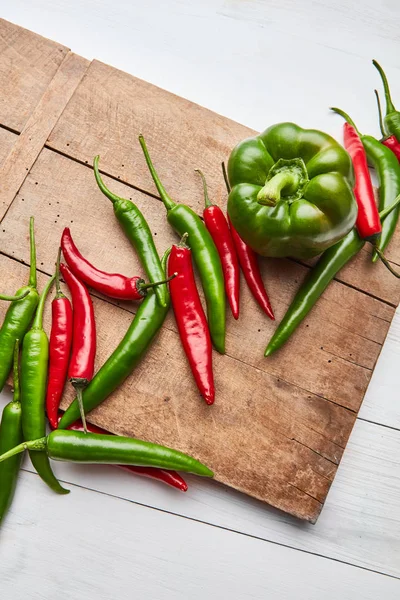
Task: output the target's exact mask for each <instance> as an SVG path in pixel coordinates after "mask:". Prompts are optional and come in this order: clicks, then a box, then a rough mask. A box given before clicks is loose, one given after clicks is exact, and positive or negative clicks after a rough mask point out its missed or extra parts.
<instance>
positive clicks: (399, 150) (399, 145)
mask: <svg viewBox="0 0 400 600" xmlns="http://www.w3.org/2000/svg"><path fill="white" fill-rule="evenodd" d="M381 142H382V144H383V145H384V146H386V148H390V150H391V151H392V152H393V154H394V155H395V156H396V158H397V160H398V161H399V163H400V142H398V141H397V139H396V137H395V136H394V135H390V136H389V137H387V138H383V140H381Z"/></svg>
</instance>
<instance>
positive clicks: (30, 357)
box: [0, 172, 213, 522]
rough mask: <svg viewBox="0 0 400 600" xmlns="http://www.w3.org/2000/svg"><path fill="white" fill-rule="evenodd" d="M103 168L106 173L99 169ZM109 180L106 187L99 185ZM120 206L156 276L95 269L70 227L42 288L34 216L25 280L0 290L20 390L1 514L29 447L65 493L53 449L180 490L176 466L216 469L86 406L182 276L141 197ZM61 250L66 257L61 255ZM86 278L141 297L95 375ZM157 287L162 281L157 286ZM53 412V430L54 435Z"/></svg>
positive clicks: (0, 442) (3, 455) (5, 434)
mask: <svg viewBox="0 0 400 600" xmlns="http://www.w3.org/2000/svg"><path fill="white" fill-rule="evenodd" d="M96 176H97V178H98V180H99V177H100V176H99V174H98V172H97V174H96ZM104 190H107V188H105V186H102V191H104ZM107 193H108V191H107ZM116 203H117V201H116ZM130 204H131V205H132V206H130ZM121 207H122V208H121ZM117 208H119V210H120V212H119V213H118V211H117V210H116V214H117V216H119V217H120V218H121V220H122V222H123V226H124V231H125V233H126V234H127V236H128V238H129V239H130V240H131V241H132V243H133V245H134V246H135V248H139V250H138V253H139V257H140V259H141V261H142V264H143V267H144V269H145V271H146V272H148V273H150V276H151V277H152V278H153V279H155V278H156V277H159V278H160V279H159V280H157V281H153V282H151V283H149V284H146V283H145V282H144V281H143V280H142V279H141V278H140V277H133V278H128V277H124V276H123V275H116V274H108V273H104V272H102V271H100V270H98V269H96V268H95V267H94V266H93V265H91V264H90V263H89V262H88V261H87V260H86V259H84V257H83V256H82V255H81V254H80V252H79V251H78V249H77V247H76V246H75V244H74V242H73V240H72V237H71V234H70V231H69V230H68V229H66V230H65V231H64V233H63V236H62V240H61V247H60V249H59V251H58V256H57V262H56V273H55V275H53V276H52V277H51V278H50V279H49V280H48V282H47V284H46V286H45V288H44V289H43V291H42V293H41V294H40V296H39V294H38V291H37V277H36V246H35V237H34V222H33V219H31V221H30V248H31V250H30V254H31V266H30V277H29V283H28V286H25V287H23V288H21V289H20V290H18V292H17V293H16V294H15V295H14V296H5V295H1V296H0V299H3V300H8V301H10V302H11V304H10V308H9V309H8V311H7V313H6V317H5V319H4V323H3V325H2V327H1V330H0V340H1V346H0V353H1V359H2V361H1V369H0V373H1V377H2V381H3V383H2V386H3V385H4V383H5V381H6V379H7V377H8V375H9V371H10V367H11V366H12V364H14V367H13V373H14V397H13V400H12V402H11V403H10V404H8V405H7V406H6V407H5V409H4V411H3V415H2V420H1V424H0V522H1V521H2V519H3V518H4V516H5V514H6V512H7V510H8V508H9V506H10V504H11V501H12V497H13V494H14V490H15V485H16V481H17V476H18V471H19V468H20V464H21V457H22V454H23V452H24V451H25V450H28V452H29V456H30V459H31V462H32V464H33V466H34V467H35V469H36V471H37V473H38V474H39V475H40V477H41V478H42V479H43V481H44V482H45V483H46V484H47V485H48V486H49V487H50V488H51V489H52V490H53V491H55V492H56V493H59V494H66V493H68V490H66V489H65V488H64V487H62V485H61V484H60V482H59V481H58V480H57V478H56V477H55V475H54V473H53V471H52V467H51V463H50V459H53V460H66V461H73V462H87V463H106V464H116V465H118V466H120V467H122V468H124V469H126V470H128V471H129V472H130V473H133V474H135V475H141V476H144V477H150V478H152V479H155V480H159V481H162V482H164V483H166V484H168V485H170V486H172V487H175V488H176V489H179V490H181V491H186V490H187V484H186V482H185V480H184V479H183V478H182V477H181V475H179V474H178V473H177V472H176V470H180V471H186V472H190V473H194V474H197V475H201V476H206V477H212V476H213V473H212V471H211V470H210V469H208V467H206V466H205V465H203V464H202V463H200V462H199V461H197V460H196V459H195V458H192V457H191V456H188V455H186V454H184V453H182V452H179V451H178V450H173V449H171V448H167V447H164V446H160V445H158V444H153V443H150V442H145V441H142V440H137V439H133V438H125V437H119V436H114V435H112V434H108V433H107V432H106V431H104V430H102V429H100V428H97V427H95V426H94V425H91V424H90V423H89V424H88V423H86V418H85V415H86V413H87V412H89V411H90V410H91V409H92V408H94V406H97V405H98V404H99V403H100V402H102V401H103V400H104V399H105V398H107V397H108V395H109V394H110V393H111V392H112V391H114V390H115V389H116V388H117V387H118V385H120V383H122V381H123V380H124V379H125V378H126V377H128V375H129V374H130V373H131V372H132V370H133V369H134V367H135V366H136V365H137V364H138V362H139V361H140V360H141V359H142V358H143V356H144V354H145V353H146V351H147V349H148V348H149V347H150V345H151V343H152V341H153V339H154V338H155V336H156V334H157V333H158V331H159V329H160V328H161V325H162V323H163V322H164V319H165V316H166V314H167V312H168V308H169V304H170V297H169V293H168V288H167V283H168V282H172V280H173V279H175V278H176V277H177V273H176V272H171V275H170V276H169V277H166V270H167V268H166V261H167V257H168V255H169V252H170V251H169V250H168V251H167V252H166V253H165V255H164V258H163V259H162V260H160V258H159V257H158V254H157V256H156V255H155V253H154V252H153V251H152V249H150V251H149V247H148V245H147V242H148V237H147V231H146V228H145V230H144V231H143V228H142V224H143V221H144V217H143V215H141V213H140V211H139V210H138V209H137V207H136V206H135V205H134V204H133V203H130V202H129V201H127V200H123V199H120V201H119V204H118V206H117ZM121 215H122V216H121ZM127 215H128V216H127ZM140 215H141V216H140ZM146 225H147V224H146ZM147 228H148V226H147ZM61 251H62V252H63V254H64V257H65V259H66V260H67V263H68V266H67V265H64V264H62V263H61ZM171 264H172V263H171ZM60 275H62V276H63V278H64V280H65V282H66V284H67V286H68V288H69V291H70V294H71V298H72V303H71V301H70V300H69V298H68V297H67V296H66V295H65V294H64V293H63V292H62V290H61V285H60ZM54 282H55V284H56V294H55V297H54V299H53V301H52V307H51V308H52V326H51V334H50V340H49V339H48V337H47V335H46V333H45V331H44V329H43V313H44V307H45V302H46V299H47V296H48V294H49V291H50V289H51V287H52V285H53V284H54ZM85 282H87V283H89V284H90V285H91V286H92V287H93V288H94V289H96V290H97V291H100V292H102V293H103V294H104V293H108V294H109V295H110V296H111V297H114V298H123V299H127V298H129V299H132V300H142V303H141V304H140V306H139V308H138V311H137V314H136V316H135V318H134V319H133V321H132V325H131V326H130V328H129V330H128V332H127V334H126V335H125V337H124V339H123V340H122V341H121V343H120V344H119V346H118V347H117V348H116V350H115V351H114V353H113V354H112V355H111V357H110V358H109V359H108V361H106V363H105V364H104V365H103V367H101V368H100V369H99V370H98V372H97V373H96V375H95V376H94V377H93V375H94V368H95V355H96V326H95V314H94V308H93V303H92V300H91V297H90V294H89V292H88V289H87V288H86V286H85ZM153 288H154V291H153ZM159 288H164V291H163V292H162V293H159V294H158V295H157V293H156V290H157V289H159ZM32 319H33V320H32ZM20 342H21V344H22V352H21V356H20V350H19V348H20ZM210 347H211V343H210ZM67 378H68V379H69V381H70V382H71V384H72V385H73V386H74V387H75V389H76V391H77V398H76V400H75V401H74V402H73V403H72V404H71V406H70V407H69V409H68V410H67V411H66V412H65V413H64V414H63V415H62V416H61V418H60V417H59V406H60V401H61V398H62V395H63V391H64V387H65V383H66V380H67ZM46 412H47V417H48V420H49V424H50V427H51V428H52V430H53V431H52V433H50V434H49V435H48V436H46ZM63 427H68V430H64V429H63Z"/></svg>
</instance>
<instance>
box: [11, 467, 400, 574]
mask: <svg viewBox="0 0 400 600" xmlns="http://www.w3.org/2000/svg"><path fill="white" fill-rule="evenodd" d="M21 471H24V472H25V473H27V474H29V475H35V476H37V473H36V472H35V471H34V470H33V469H30V468H29V467H22V468H21ZM60 481H61V482H62V483H65V484H67V485H70V486H73V487H77V488H82V486H80V485H79V484H77V483H74V482H73V481H68V480H67V479H65V478H63V479H60ZM83 489H85V490H88V491H89V492H92V493H94V494H99V495H101V496H108V497H109V498H115V499H117V500H122V501H123V502H129V503H130V504H134V505H137V506H142V507H144V508H149V509H150V510H155V511H157V512H161V513H165V514H168V515H172V516H175V517H178V518H181V519H187V520H188V521H193V522H195V523H201V524H202V525H205V526H209V527H215V528H216V529H222V530H223V531H229V532H231V533H236V534H238V535H242V536H245V537H249V538H252V539H255V540H259V541H262V542H265V543H267V544H273V545H275V546H282V547H283V548H288V549H291V550H296V551H298V552H303V553H304V554H310V555H312V556H317V557H320V558H324V559H326V560H330V561H334V562H338V563H341V564H344V565H349V566H352V567H354V568H357V569H362V570H363V571H369V572H371V573H376V574H378V575H384V576H386V577H390V578H391V579H396V580H400V577H398V576H397V575H392V574H390V573H386V572H384V571H379V570H377V569H372V568H370V567H366V566H364V565H358V564H355V563H351V562H349V561H346V560H343V559H340V558H336V557H334V556H329V555H327V554H323V553H321V552H313V551H311V550H309V549H306V548H301V547H299V546H295V545H291V544H287V543H284V542H282V541H277V540H274V539H271V538H268V537H262V536H257V535H254V534H252V533H248V532H246V531H241V530H239V529H234V528H233V527H228V526H224V525H218V524H217V523H213V522H211V521H206V520H204V519H200V518H195V517H191V516H190V515H186V514H183V513H177V512H174V511H172V510H167V509H163V508H160V507H158V506H153V505H151V504H146V503H144V502H138V501H136V500H132V499H130V498H126V497H124V496H120V495H118V494H112V493H110V492H108V491H103V490H98V489H95V488H92V487H84V488H83Z"/></svg>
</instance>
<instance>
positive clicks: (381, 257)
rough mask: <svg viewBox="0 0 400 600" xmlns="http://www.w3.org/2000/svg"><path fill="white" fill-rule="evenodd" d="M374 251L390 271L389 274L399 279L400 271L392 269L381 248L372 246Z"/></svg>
mask: <svg viewBox="0 0 400 600" xmlns="http://www.w3.org/2000/svg"><path fill="white" fill-rule="evenodd" d="M374 252H376V254H377V255H378V258H379V259H380V260H381V261H382V262H383V264H384V265H385V267H386V268H387V269H388V270H389V271H390V272H391V274H392V275H394V276H395V277H397V279H400V273H398V272H397V271H395V269H393V267H392V265H391V264H390V262H389V261H388V259H387V258H386V256H385V255H384V254H383V252H382V250H380V249H379V248H378V247H377V246H374Z"/></svg>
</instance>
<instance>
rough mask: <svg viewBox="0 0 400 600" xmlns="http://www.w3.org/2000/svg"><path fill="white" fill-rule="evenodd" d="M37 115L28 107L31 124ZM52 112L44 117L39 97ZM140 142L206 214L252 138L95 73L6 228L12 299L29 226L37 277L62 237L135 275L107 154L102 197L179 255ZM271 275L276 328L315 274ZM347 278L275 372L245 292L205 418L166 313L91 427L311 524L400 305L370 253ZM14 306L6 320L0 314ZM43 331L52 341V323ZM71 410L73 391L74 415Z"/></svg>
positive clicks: (106, 305)
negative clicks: (191, 461)
mask: <svg viewBox="0 0 400 600" xmlns="http://www.w3.org/2000/svg"><path fill="white" fill-rule="evenodd" d="M7 27H8V25H7ZM0 28H1V27H0ZM17 29H18V28H17ZM24 35H27V34H26V33H25V34H24ZM3 37H4V36H3ZM40 40H42V38H40ZM41 44H44V42H41ZM44 45H45V44H44ZM45 47H46V48H47V46H45ZM19 51H20V52H22V51H23V48H20V49H19ZM60 54H61V52H60ZM65 54H66V52H65V53H64V55H65ZM0 61H1V56H0ZM61 62H62V61H61ZM60 64H61V63H59V65H58V67H60ZM25 68H26V61H21V67H20V78H21V79H22V78H23V76H24V69H25ZM0 71H1V69H0ZM56 72H57V69H56V70H55V72H54V74H53V76H56ZM78 80H79V78H78ZM77 84H78V81H77ZM15 85H17V84H15ZM49 85H50V83H49ZM44 92H45V90H43V92H42V95H41V96H40V97H39V94H37V100H38V102H37V104H38V103H39V102H40V98H42V96H43V93H44ZM37 104H36V105H35V106H34V105H32V106H31V110H30V114H32V113H33V112H34V110H35V108H36V106H37ZM42 104H43V105H42V107H41V110H40V111H39V112H40V113H41V114H43V112H42V111H43V110H44V111H45V100H43V99H42ZM15 110H16V111H17V110H18V107H15ZM28 118H29V116H28ZM26 120H27V119H26ZM26 120H25V121H24V122H22V120H20V125H19V127H15V126H14V127H11V125H10V123H12V122H14V123H17V122H18V118H17V117H16V116H14V115H13V114H12V113H10V114H5V115H4V118H3V120H2V121H1V123H2V125H4V126H5V127H10V128H15V129H16V130H18V131H23V128H24V125H25V124H26ZM172 124H173V125H174V127H172ZM139 131H142V132H143V133H144V134H145V135H146V138H147V140H148V143H149V147H150V150H151V152H152V155H153V157H154V161H155V162H156V164H157V166H158V168H159V171H160V174H161V175H162V177H163V179H164V180H165V183H166V185H167V187H168V188H169V190H170V192H171V194H172V195H173V196H174V197H175V198H176V199H177V200H180V201H186V202H190V204H191V205H192V206H193V207H194V208H195V209H197V210H199V211H200V210H201V205H202V195H201V188H200V185H199V181H198V179H197V178H196V177H195V175H194V174H193V168H194V167H195V166H200V167H202V168H203V169H204V170H205V171H206V173H207V176H208V179H209V182H210V190H211V194H212V196H213V198H214V200H216V201H217V202H218V203H219V204H220V205H222V206H223V205H224V204H225V202H226V194H225V192H224V187H223V182H222V179H221V176H220V172H219V163H220V161H221V160H222V159H226V157H227V155H228V153H229V149H230V148H231V147H232V146H233V145H234V144H235V143H236V142H237V141H238V140H239V139H241V138H243V137H244V136H246V135H248V134H249V133H251V130H249V129H248V128H245V127H243V126H242V125H238V124H236V123H234V122H232V121H229V120H228V119H225V118H224V117H221V116H219V115H216V114H215V113H212V112H210V111H207V110H205V109H202V108H201V107H199V106H197V105H195V104H193V103H190V102H188V101H186V100H183V99H180V98H178V97H176V96H173V95H172V94H169V93H167V92H164V91H162V90H160V89H158V88H155V87H154V86H151V85H150V84H147V83H145V82H142V81H140V80H138V79H136V78H134V77H131V76H129V75H126V74H124V73H122V72H121V71H117V70H115V69H112V68H111V67H108V66H106V65H103V64H101V63H98V62H94V63H92V64H91V66H90V67H89V69H88V70H87V72H86V74H84V75H83V78H82V80H81V83H80V84H79V85H78V86H77V89H76V91H75V93H74V94H73V95H72V98H71V100H70V102H69V104H68V105H67V107H66V109H65V110H64V111H63V113H62V114H61V117H60V119H59V120H58V122H57V124H56V125H55V127H54V128H53V131H52V133H51V134H50V137H49V139H48V142H47V145H48V146H49V147H48V148H45V149H43V150H42V151H41V152H40V154H39V156H38V158H37V159H36V161H32V162H34V164H33V166H32V168H30V167H29V168H28V172H27V173H24V176H23V178H22V180H21V181H23V183H22V186H21V188H20V189H19V192H18V193H16V195H15V198H14V199H13V200H12V201H11V202H10V204H9V207H8V211H7V213H6V214H5V216H4V217H3V220H2V222H1V230H0V252H1V260H0V273H1V279H2V280H3V278H4V279H6V278H7V279H8V281H9V283H10V284H11V283H12V286H11V287H13V286H14V287H18V285H20V283H21V281H24V279H25V278H26V273H27V267H26V266H24V265H23V263H24V262H25V263H28V262H29V256H28V238H27V224H28V219H29V216H30V215H34V216H35V218H36V230H37V243H38V260H39V267H40V269H41V271H43V278H45V277H46V275H48V274H50V273H51V272H52V269H53V264H54V258H55V254H56V250H57V246H58V242H59V237H60V233H61V231H62V228H63V227H64V226H66V225H69V226H71V228H72V231H73V235H74V237H75V239H76V242H77V244H78V245H79V246H80V248H81V249H82V251H83V252H84V253H85V254H86V255H87V256H88V258H89V259H92V260H93V261H95V262H96V264H98V266H100V267H102V268H105V269H108V270H111V269H112V270H119V271H122V272H126V273H131V274H133V273H137V272H140V267H139V264H138V261H137V258H136V256H135V255H134V253H133V252H132V249H131V248H130V246H129V244H128V243H127V242H126V240H125V238H124V237H123V235H122V233H121V232H120V230H119V227H118V224H117V223H116V221H115V219H114V216H113V213H112V208H111V205H110V203H109V202H108V201H107V199H105V198H104V196H102V194H101V193H100V192H99V191H98V189H97V187H96V185H95V183H94V178H93V172H92V169H91V167H90V163H91V161H92V158H93V155H94V154H96V153H100V154H101V155H102V162H101V168H102V169H103V170H104V171H105V172H106V173H108V174H109V175H111V176H112V177H113V179H108V178H106V181H107V183H108V184H109V185H110V186H111V187H113V189H114V190H115V191H116V193H119V194H120V195H123V196H126V197H128V198H129V197H130V198H132V199H133V201H134V202H136V203H137V204H138V206H139V207H140V208H141V209H142V210H143V212H144V213H145V215H146V217H147V218H148V220H149V223H150V226H151V228H152V231H153V233H154V236H155V241H156V245H157V247H158V249H159V250H160V252H161V251H163V250H164V249H165V248H166V247H167V246H168V245H170V244H171V242H172V241H173V240H174V239H175V237H174V234H173V232H172V231H171V230H170V228H169V226H168V225H167V223H166V219H165V210H164V208H163V206H162V205H161V203H160V202H159V200H158V199H157V198H156V197H154V194H155V192H154V188H153V187H152V184H151V181H150V179H149V177H148V174H147V171H146V167H145V165H144V161H143V159H142V156H141V153H140V148H139V146H138V144H137V134H138V133H139ZM7 133H8V134H9V135H12V134H10V133H9V132H7ZM47 135H48V132H47ZM17 140H18V138H17V136H16V139H15V143H17ZM11 141H12V140H11V138H7V140H6V139H5V140H4V141H2V139H1V136H0V161H1V153H2V146H4V147H5V150H4V156H5V160H6V156H7V154H8V152H9V151H10V147H9V145H7V144H10V143H11ZM60 152H62V153H63V154H65V155H66V156H62V155H61V154H60ZM85 163H87V165H86V164H85ZM25 170H26V168H25ZM118 179H119V180H121V181H118ZM122 182H124V183H122ZM135 188H137V189H135ZM149 193H150V194H153V195H149ZM393 248H394V250H393ZM396 248H398V242H397V241H396V242H395V244H393V245H392V255H391V256H390V258H391V260H393V261H394V262H395V261H396V260H399V259H398V256H397V254H396ZM262 271H263V276H264V280H265V281H266V283H267V287H268V291H269V293H270V296H271V301H272V303H273V305H274V307H275V309H276V315H277V319H278V321H279V319H280V318H281V317H282V316H283V314H284V312H285V310H286V308H287V306H288V305H289V303H290V301H291V299H292V298H293V295H294V293H295V291H296V289H297V287H298V285H299V284H300V283H301V281H302V279H303V278H304V276H305V274H306V272H307V271H308V267H307V266H305V265H299V264H296V263H295V262H293V261H262ZM338 280H339V281H335V282H333V283H332V284H331V286H330V287H329V288H328V290H327V291H326V293H325V294H324V296H323V298H322V299H321V301H320V302H319V303H318V305H317V307H316V308H315V310H314V311H313V313H312V315H311V316H310V317H309V318H308V319H307V320H306V322H305V323H303V325H302V326H301V327H300V328H299V330H298V331H297V332H296V335H295V336H294V337H293V338H292V339H291V340H290V342H289V343H288V344H287V346H286V347H285V348H284V349H283V350H282V351H281V352H280V353H279V354H277V355H276V356H273V357H271V359H269V360H266V359H264V358H263V357H262V352H263V349H264V347H265V344H266V342H267V340H268V338H269V337H270V335H271V333H272V332H273V329H274V327H275V325H274V324H273V323H271V322H270V321H269V320H268V319H266V318H265V317H264V315H262V314H261V311H259V310H258V308H257V307H256V306H255V304H254V302H253V300H252V298H251V296H250V294H249V293H248V291H247V289H246V288H245V286H244V285H243V282H242V292H241V318H240V320H239V322H238V323H235V322H234V321H233V319H231V318H230V317H229V316H228V336H227V354H226V356H223V357H222V356H219V355H218V354H216V353H215V354H214V364H215V374H216V385H217V400H216V403H215V405H214V406H213V407H212V408H211V409H210V408H208V407H206V406H205V405H204V404H203V403H202V401H201V400H200V399H199V397H198V393H197V392H196V389H195V386H194V385H193V381H192V378H191V375H190V372H189V369H188V367H187V364H186V360H185V357H184V355H183V352H182V349H181V347H180V343H179V338H178V336H177V333H176V328H175V324H174V320H173V316H172V315H171V314H170V315H169V316H168V318H167V320H166V323H165V325H164V327H163V329H162V331H161V333H160V335H159V337H158V339H157V342H156V344H154V346H153V347H152V349H151V350H150V352H149V354H148V355H147V358H146V360H145V361H143V363H142V364H141V365H140V367H139V368H138V369H137V370H136V371H135V372H134V373H133V374H132V376H131V377H130V378H129V379H128V380H127V381H126V382H125V384H124V385H123V386H122V387H121V388H120V390H118V391H117V392H116V393H115V394H113V396H112V397H111V398H109V400H108V401H107V402H105V403H104V404H103V405H102V406H101V407H99V408H98V409H97V410H96V411H93V413H92V414H91V416H90V418H91V420H93V422H95V423H97V424H99V425H102V426H104V427H106V428H108V429H110V430H111V431H114V432H116V433H123V434H133V435H138V436H141V437H144V438H146V439H151V440H154V441H157V442H159V443H165V444H169V445H173V446H176V447H178V448H180V449H182V450H184V451H187V452H190V453H192V454H194V455H195V456H197V457H198V458H200V459H201V460H204V461H205V462H207V463H208V464H209V465H210V466H211V467H212V468H213V469H214V470H215V473H216V478H217V479H218V480H219V481H221V482H223V483H225V484H227V485H230V486H232V487H234V488H236V489H238V490H240V491H243V492H245V493H247V494H249V495H252V496H254V497H256V498H259V499H261V500H264V501H266V502H269V503H270V504H272V505H274V506H276V507H278V508H281V509H282V510H285V511H287V512H289V513H291V514H294V515H296V516H298V517H300V518H303V519H307V520H309V521H312V522H315V520H316V519H317V517H318V515H319V513H320V510H321V508H322V506H323V503H324V500H325V498H326V495H327V493H328V490H329V487H330V484H331V482H332V480H333V477H334V475H335V473H336V470H337V466H338V464H339V462H340V458H341V456H342V453H343V450H344V448H345V446H346V442H347V439H348V436H349V434H350V431H351V428H352V425H353V423H354V420H355V417H356V414H357V411H358V409H359V407H360V405H361V402H362V399H363V396H364V393H365V390H366V387H367V385H368V382H369V380H370V377H371V374H372V370H373V368H374V366H375V363H376V360H377V358H378V356H379V352H380V349H381V347H382V344H383V342H384V339H385V336H386V333H387V330H388V327H389V325H390V322H391V319H392V317H393V314H394V306H396V305H397V303H398V295H399V288H398V284H397V283H396V282H395V281H394V279H393V278H391V277H390V276H389V275H388V274H387V273H386V271H385V270H384V269H383V267H382V266H381V265H376V266H374V267H371V265H370V261H369V257H368V253H367V252H366V251H365V252H364V253H362V254H360V256H359V257H357V260H356V261H354V262H353V265H349V266H348V267H347V269H345V270H344V272H343V274H341V277H339V278H338ZM344 283H345V284H344ZM117 304H118V303H113V302H110V301H106V300H105V299H103V298H99V297H96V298H95V309H96V314H97V318H98V323H99V351H98V356H97V364H98V365H100V364H101V363H102V362H103V361H104V359H105V358H106V357H107V356H108V355H109V354H110V353H111V352H112V350H113V348H114V347H115V346H116V345H117V343H118V341H119V340H120V339H121V337H122V335H123V334H124V332H125V330H126V328H127V326H128V324H129V322H130V321H131V319H132V318H133V313H134V311H135V306H134V305H129V304H124V305H123V306H117ZM5 308H6V307H5V306H4V305H3V306H0V310H1V311H2V312H4V310H5ZM1 317H2V313H1V314H0V318H1ZM46 323H47V327H48V325H49V323H48V317H47V321H46ZM366 332H368V334H366ZM70 399H71V395H70V393H67V394H66V397H65V400H64V406H66V405H67V403H68V402H69V400H70Z"/></svg>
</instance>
